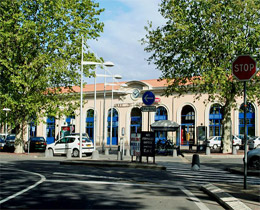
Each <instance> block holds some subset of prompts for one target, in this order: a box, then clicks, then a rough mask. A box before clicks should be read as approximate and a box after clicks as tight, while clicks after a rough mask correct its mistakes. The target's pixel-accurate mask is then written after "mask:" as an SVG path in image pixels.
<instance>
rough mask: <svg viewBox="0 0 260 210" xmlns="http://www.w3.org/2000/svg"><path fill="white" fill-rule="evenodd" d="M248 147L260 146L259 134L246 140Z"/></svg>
mask: <svg viewBox="0 0 260 210" xmlns="http://www.w3.org/2000/svg"><path fill="white" fill-rule="evenodd" d="M247 144H248V145H249V149H255V148H260V136H258V137H255V139H250V140H248V143H247Z"/></svg>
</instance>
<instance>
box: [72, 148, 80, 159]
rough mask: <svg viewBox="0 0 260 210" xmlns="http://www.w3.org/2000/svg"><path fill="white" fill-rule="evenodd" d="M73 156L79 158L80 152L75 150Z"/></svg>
mask: <svg viewBox="0 0 260 210" xmlns="http://www.w3.org/2000/svg"><path fill="white" fill-rule="evenodd" d="M72 156H73V157H79V150H78V149H74V150H73V152H72Z"/></svg>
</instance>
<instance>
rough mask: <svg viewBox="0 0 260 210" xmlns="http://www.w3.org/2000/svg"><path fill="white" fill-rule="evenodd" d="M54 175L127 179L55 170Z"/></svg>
mask: <svg viewBox="0 0 260 210" xmlns="http://www.w3.org/2000/svg"><path fill="white" fill-rule="evenodd" d="M53 174H54V175H65V176H68V175H69V176H80V177H88V178H99V179H112V180H125V179H122V178H118V177H111V176H96V175H86V174H70V173H60V172H54V173H53Z"/></svg>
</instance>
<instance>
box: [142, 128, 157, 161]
mask: <svg viewBox="0 0 260 210" xmlns="http://www.w3.org/2000/svg"><path fill="white" fill-rule="evenodd" d="M142 156H146V158H147V163H148V157H153V163H155V135H154V132H145V131H143V132H142V133H141V158H142ZM141 160H142V159H141Z"/></svg>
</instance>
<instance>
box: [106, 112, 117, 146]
mask: <svg viewBox="0 0 260 210" xmlns="http://www.w3.org/2000/svg"><path fill="white" fill-rule="evenodd" d="M110 131H111V109H109V111H108V117H107V145H110ZM112 145H118V112H117V110H116V109H115V108H113V113H112Z"/></svg>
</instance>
